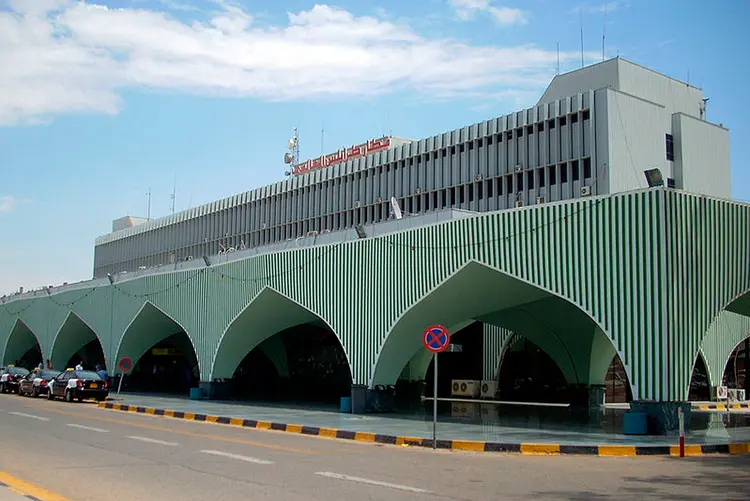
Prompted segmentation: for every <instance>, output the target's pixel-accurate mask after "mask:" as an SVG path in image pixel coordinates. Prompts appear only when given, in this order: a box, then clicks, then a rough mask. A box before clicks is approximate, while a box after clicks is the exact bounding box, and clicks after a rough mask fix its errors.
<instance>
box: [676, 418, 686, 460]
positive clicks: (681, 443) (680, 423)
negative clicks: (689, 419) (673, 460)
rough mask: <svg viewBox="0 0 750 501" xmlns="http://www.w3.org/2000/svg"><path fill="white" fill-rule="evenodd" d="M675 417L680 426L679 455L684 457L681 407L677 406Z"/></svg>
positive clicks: (683, 425) (683, 423) (683, 430)
mask: <svg viewBox="0 0 750 501" xmlns="http://www.w3.org/2000/svg"><path fill="white" fill-rule="evenodd" d="M677 417H678V419H679V426H680V457H681V458H684V457H685V416H684V414H683V413H682V407H678V408H677Z"/></svg>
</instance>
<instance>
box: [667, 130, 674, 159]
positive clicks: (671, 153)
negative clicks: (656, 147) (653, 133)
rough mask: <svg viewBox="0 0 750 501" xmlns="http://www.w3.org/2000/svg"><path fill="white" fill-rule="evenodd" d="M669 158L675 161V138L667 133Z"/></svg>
mask: <svg viewBox="0 0 750 501" xmlns="http://www.w3.org/2000/svg"><path fill="white" fill-rule="evenodd" d="M667 160H669V161H670V162H671V161H674V138H673V137H672V134H667Z"/></svg>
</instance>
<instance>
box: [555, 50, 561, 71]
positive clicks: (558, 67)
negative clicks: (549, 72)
mask: <svg viewBox="0 0 750 501" xmlns="http://www.w3.org/2000/svg"><path fill="white" fill-rule="evenodd" d="M559 74H560V42H557V66H555V75H559Z"/></svg>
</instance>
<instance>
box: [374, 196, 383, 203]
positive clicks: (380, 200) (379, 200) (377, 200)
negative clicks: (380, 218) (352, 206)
mask: <svg viewBox="0 0 750 501" xmlns="http://www.w3.org/2000/svg"><path fill="white" fill-rule="evenodd" d="M375 202H377V203H382V202H383V197H378V198H376V199H375Z"/></svg>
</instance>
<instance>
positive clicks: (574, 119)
mask: <svg viewBox="0 0 750 501" xmlns="http://www.w3.org/2000/svg"><path fill="white" fill-rule="evenodd" d="M570 123H573V124H577V123H578V113H573V114H572V115H570Z"/></svg>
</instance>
